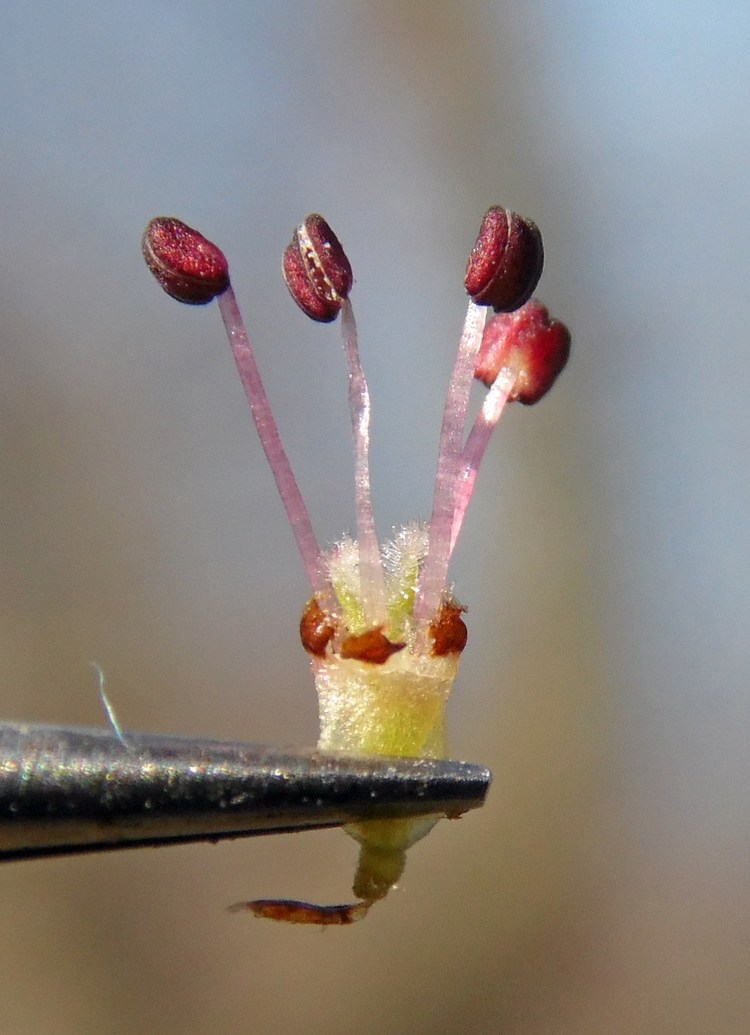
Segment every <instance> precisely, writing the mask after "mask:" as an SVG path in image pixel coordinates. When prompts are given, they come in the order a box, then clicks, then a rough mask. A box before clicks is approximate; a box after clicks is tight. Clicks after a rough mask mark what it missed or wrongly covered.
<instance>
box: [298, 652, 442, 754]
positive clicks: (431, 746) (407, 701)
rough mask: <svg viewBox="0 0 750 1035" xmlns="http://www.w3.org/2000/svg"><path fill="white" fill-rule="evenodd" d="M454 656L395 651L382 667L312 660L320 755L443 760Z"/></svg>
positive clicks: (349, 661) (335, 659) (342, 660)
mask: <svg viewBox="0 0 750 1035" xmlns="http://www.w3.org/2000/svg"><path fill="white" fill-rule="evenodd" d="M458 657H459V656H458V655H457V654H447V655H445V656H444V657H433V656H432V655H419V654H412V653H411V651H409V650H403V651H399V653H398V654H394V655H392V657H390V658H389V659H388V660H387V661H386V662H384V663H383V664H382V665H378V664H373V663H372V662H368V661H356V660H352V659H349V658H339V657H335V656H333V657H326V658H322V659H321V658H313V659H312V670H313V675H314V677H315V688H316V690H317V692H318V706H319V710H320V740H319V741H318V747H319V748H320V749H321V750H323V751H345V752H347V753H349V754H359V755H400V756H412V757H414V758H417V757H422V758H444V757H446V755H445V733H444V717H445V705H446V701H447V700H448V696H449V694H450V692H451V689H452V687H453V681H454V679H455V678H456V671H457V669H458Z"/></svg>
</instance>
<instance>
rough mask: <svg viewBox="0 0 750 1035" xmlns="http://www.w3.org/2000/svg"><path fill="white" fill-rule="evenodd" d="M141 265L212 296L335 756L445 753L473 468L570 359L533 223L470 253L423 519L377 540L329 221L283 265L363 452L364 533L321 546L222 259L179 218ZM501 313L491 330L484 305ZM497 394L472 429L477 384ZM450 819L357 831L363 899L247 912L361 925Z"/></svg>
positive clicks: (347, 279)
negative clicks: (283, 522)
mask: <svg viewBox="0 0 750 1035" xmlns="http://www.w3.org/2000/svg"><path fill="white" fill-rule="evenodd" d="M143 254H144V257H145V260H146V263H147V265H148V267H149V269H150V270H151V272H152V273H153V274H154V276H155V277H156V279H157V280H158V282H159V283H160V285H161V286H162V288H163V289H164V290H165V291H166V293H167V294H169V295H171V296H172V297H173V298H176V299H177V300H178V301H181V302H185V303H187V304H190V305H202V304H207V303H208V302H210V301H212V299H214V298H216V300H217V303H218V306H219V310H220V312H221V315H222V318H223V320H224V325H225V327H226V331H227V334H228V337H229V342H230V345H231V347H232V352H233V354H234V358H235V361H236V364H237V369H238V371H239V375H240V378H241V381H242V384H243V387H244V389H245V394H246V396H247V400H248V402H249V404H250V410H251V412H252V416H253V419H254V421H255V425H256V428H257V431H258V435H259V437H260V441H261V444H262V446H263V449H264V451H265V454H266V457H267V459H268V463H269V465H270V467H271V470H272V472H273V475H274V478H275V480H276V485H277V488H278V491H279V495H280V496H281V500H282V502H283V504H284V507H285V509H286V512H287V516H288V518H289V522H290V524H291V527H292V531H293V533H294V536H295V539H296V542H297V547H298V549H299V552H300V555H301V557H302V562H303V564H304V567H305V571H306V573H307V577H308V580H309V583H310V592H311V595H310V599H309V600H308V602H307V604H306V606H305V608H304V611H303V614H302V619H301V622H300V636H301V640H302V646H303V647H304V649H305V650H306V651H307V653H308V654H309V656H310V665H311V668H312V673H313V677H314V680H315V686H316V690H317V694H318V702H319V714H320V738H319V741H318V746H319V748H321V749H322V750H325V751H341V752H346V753H350V754H365V755H373V754H374V755H390V756H401V757H427V758H444V757H446V739H445V722H444V718H445V706H446V702H447V699H448V697H449V695H450V692H451V689H452V687H453V682H454V680H455V678H456V672H457V669H458V662H459V658H460V656H461V652H462V651H463V649H464V647H465V645H466V639H467V630H466V625H465V623H464V620H463V617H462V615H463V612H464V608H463V607H462V606H461V605H460V604H459V603H458V602H457V600H456V599H455V598H454V597H453V594H452V592H451V589H450V587H449V582H448V566H449V563H450V560H451V555H452V553H453V550H454V548H455V545H456V540H457V538H458V535H459V533H460V530H461V525H462V523H463V519H464V515H465V513H466V509H467V507H468V504H469V500H470V498H471V495H472V493H473V490H474V482H475V479H476V475H477V471H478V469H479V466H480V464H481V461H482V458H483V457H484V454H485V450H486V448H487V444H488V442H489V439H490V436H491V433H492V431H493V429H494V428H495V425H496V424H497V422H498V420H499V419H500V416H501V414H502V412H503V409H504V407H505V405H506V404H507V403H508V402H513V401H519V402H522V403H525V404H530V403H533V402H536V401H537V400H538V399H540V398H541V396H542V395H544V394H545V393H546V392H547V391H548V390H549V388H550V387H551V386H552V383H553V382H554V380H555V378H556V377H557V375H558V374H559V373H560V371H561V370H562V368H563V366H564V365H565V363H566V362H567V359H568V355H569V351H570V335H569V333H568V331H567V329H566V328H565V327H564V325H563V324H561V323H559V322H558V321H556V320H551V319H550V317H549V314H548V313H547V310H546V309H545V308H544V306H543V305H542V304H541V303H540V302H538V301H537V300H536V299H534V298H531V295H532V293H533V291H534V289H535V287H536V285H537V282H538V280H539V277H540V275H541V272H542V264H543V248H542V238H541V235H540V233H539V230H538V228H537V227H536V225H535V224H534V223H532V222H531V221H530V220H527V219H524V218H523V217H521V216H518V215H517V214H515V213H512V212H508V211H507V210H506V209H503V208H500V207H493V208H491V209H489V211H488V212H487V214H486V215H485V217H484V220H483V221H482V225H481V228H480V231H479V235H478V237H477V240H476V243H475V245H474V248H473V250H472V252H471V255H470V257H469V262H468V266H467V270H466V279H465V286H466V290H467V293H468V294H469V298H470V300H469V304H468V310H467V313H466V319H465V322H464V327H463V331H462V334H461V338H460V342H459V346H458V352H457V355H456V360H455V364H454V367H453V371H452V373H451V376H450V380H449V384H448V393H447V398H446V403H445V410H444V414H443V424H442V430H441V433H440V446H439V452H438V463H437V473H436V477H435V490H434V497H433V507H432V516H431V519H430V521H429V522H422V523H420V522H417V521H415V522H412V523H410V524H407V525H406V526H404V527H403V528H401V529H400V530H398V531H397V532H396V533H395V535H394V536H393V538H392V539H391V541H389V542H386V543H384V544H380V542H379V540H378V537H377V533H376V530H375V522H374V518H373V508H372V501H371V495H370V471H369V444H370V395H369V391H368V387H367V382H366V380H365V376H364V373H363V370H362V366H361V363H360V358H359V348H358V341H357V327H356V323H355V319H354V311H353V309H352V304H351V301H350V299H349V295H350V292H351V289H352V283H353V278H352V270H351V266H350V264H349V260H348V259H347V256H346V254H345V252H344V249H343V248H342V246H341V243H340V242H339V240H338V238H337V237H336V235H335V234H334V232H333V231H332V229H331V227H330V226H329V225H328V223H327V222H326V221H325V219H323V217H322V216H320V215H317V214H313V215H310V216H308V217H307V218H306V219H305V220H304V222H303V223H301V224H300V226H299V227H298V228H297V229H296V230H295V231H294V235H293V237H292V240H291V242H290V244H289V246H288V247H287V249H286V251H285V252H284V256H283V262H282V269H283V274H284V278H285V280H286V284H287V287H288V288H289V292H290V294H291V296H292V298H293V299H294V301H295V302H296V303H297V304H298V306H299V307H300V309H301V310H302V311H303V312H304V313H305V314H306V315H307V316H308V317H310V318H311V319H313V320H317V321H320V322H324V323H328V322H332V321H334V320H336V319H337V318H338V317H339V316H340V318H341V329H342V335H343V346H344V353H345V357H346V364H347V369H348V386H349V409H350V417H351V425H352V436H353V440H354V453H355V503H356V539H354V538H351V537H349V536H347V537H345V538H343V539H342V540H341V541H340V542H338V543H337V544H336V545H335V546H333V547H332V548H331V549H329V550H325V551H324V550H321V548H320V546H319V545H318V541H317V539H316V537H315V533H314V531H313V527H312V523H311V521H310V517H309V514H308V511H307V508H306V506H305V503H304V500H303V499H302V495H301V493H300V490H299V487H298V485H297V481H296V479H295V477H294V474H293V472H292V468H291V465H290V462H289V459H288V457H287V454H286V452H285V450H284V447H283V445H282V442H281V438H280V436H279V432H278V429H277V426H276V423H275V421H274V418H273V415H272V413H271V407H270V403H269V400H268V397H267V395H266V391H265V388H264V386H263V382H262V380H261V377H260V373H259V370H258V366H257V362H256V359H255V353H254V351H253V348H252V346H251V344H250V339H249V337H248V334H247V331H246V329H245V325H244V323H243V320H242V316H241V314H240V310H239V307H238V304H237V300H236V297H235V294H234V291H233V289H232V285H231V283H230V279H229V268H228V264H227V261H226V259H225V257H224V255H223V253H222V252H221V251H220V250H219V249H218V248H217V247H216V245H214V244H212V243H211V242H210V241H208V240H206V238H205V237H203V236H202V235H201V234H199V233H198V232H197V231H196V230H193V229H191V228H190V227H188V226H187V225H186V224H185V223H182V222H180V220H178V219H174V218H171V217H158V218H156V219H153V220H151V222H150V223H149V224H148V227H147V228H146V231H145V233H144V235H143ZM490 307H491V308H493V309H495V310H496V313H497V315H495V316H494V317H493V318H492V319H491V320H489V322H488V321H487V312H488V308H490ZM475 379H476V380H478V381H480V382H481V383H482V384H484V385H485V386H486V387H487V389H488V390H487V393H486V395H485V398H484V401H483V404H482V406H481V408H480V410H479V412H478V413H477V415H476V418H475V419H474V421H473V424H472V426H471V427H470V429H469V430H468V433H467V432H466V424H467V420H468V411H469V401H470V391H471V387H472V383H473V382H474V380H475ZM440 818H441V817H440V816H437V815H433V816H427V817H418V818H408V819H387V820H377V821H366V822H358V823H352V824H349V825H348V826H347V827H346V828H345V829H346V831H347V833H349V834H350V835H351V836H352V837H354V838H355V839H356V840H357V841H358V842H359V844H360V858H359V864H358V868H357V872H356V875H355V880H354V887H353V890H354V894H355V896H356V898H357V900H358V901H357V902H354V903H349V904H344V905H337V906H318V905H314V904H312V903H305V902H297V901H292V900H269V899H263V900H256V901H254V902H248V903H241V904H240V906H241V907H243V908H249V909H250V910H251V911H252V912H253V913H255V914H256V915H257V916H262V917H267V918H271V919H276V920H286V921H289V922H294V923H314V924H345V923H351V922H353V921H355V920H358V919H360V918H361V917H363V916H364V915H365V914H366V913H367V910H368V909H369V907H370V906H371V905H372V904H373V903H374V902H377V901H378V900H379V899H381V898H383V897H384V896H385V895H386V894H387V893H388V891H389V889H390V888H392V887H393V886H394V885H395V883H396V882H397V881H398V879H399V877H400V875H401V873H402V871H403V868H404V864H405V857H406V851H407V849H408V848H409V847H410V846H411V845H412V844H414V843H415V842H416V841H418V840H419V839H420V838H422V837H424V836H425V834H427V833H428V831H429V830H430V829H431V828H432V827H433V826H434V824H435V823H436V822H437V821H438V819H440Z"/></svg>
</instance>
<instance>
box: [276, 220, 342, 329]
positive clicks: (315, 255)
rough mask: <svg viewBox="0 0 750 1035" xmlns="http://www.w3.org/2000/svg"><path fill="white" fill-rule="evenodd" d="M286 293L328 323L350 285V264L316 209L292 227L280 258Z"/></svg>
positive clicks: (334, 315)
mask: <svg viewBox="0 0 750 1035" xmlns="http://www.w3.org/2000/svg"><path fill="white" fill-rule="evenodd" d="M281 267H282V271H283V274H284V280H285V281H286V286H287V287H288V288H289V294H290V295H291V296H292V298H293V299H294V301H295V302H296V303H297V305H298V306H299V307H300V309H301V310H302V312H303V313H305V315H306V316H309V317H310V319H311V320H317V321H318V322H319V323H330V322H331V320H335V319H336V317H337V316H338V314H339V311H340V309H341V306H342V305H343V303H344V299H346V298H348V296H349V292H350V291H351V289H352V281H353V277H352V268H351V266H350V265H349V260H348V259H347V257H346V253H345V252H344V249H343V248H342V247H341V243H340V241H339V239H338V238H337V237H336V235H335V234H334V232H333V230H331V228H330V226H329V225H328V223H327V222H326V221H325V219H323V217H322V216H319V215H318V214H317V213H313V214H312V215H309V216H308V217H307V219H306V220H305V221H304V223H302V224H301V225H300V226H298V227H297V229H296V230H295V231H294V234H293V235H292V240H291V242H290V243H289V245H288V247H287V249H286V251H285V252H284V257H283V259H282V264H281Z"/></svg>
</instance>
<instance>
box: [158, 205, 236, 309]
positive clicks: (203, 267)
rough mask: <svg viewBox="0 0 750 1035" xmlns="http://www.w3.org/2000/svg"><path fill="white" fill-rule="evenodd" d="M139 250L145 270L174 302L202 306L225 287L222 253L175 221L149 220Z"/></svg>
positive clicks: (167, 218) (226, 272) (226, 277)
mask: <svg viewBox="0 0 750 1035" xmlns="http://www.w3.org/2000/svg"><path fill="white" fill-rule="evenodd" d="M141 248H142V250H143V257H144V259H145V260H146V265H147V266H148V268H149V269H150V270H151V272H152V273H153V275H154V276H155V277H156V279H157V280H158V281H159V283H160V284H161V286H162V287H163V288H164V290H165V291H166V293H167V294H168V295H171V296H172V298H176V299H177V301H178V302H185V303H186V305H206V304H207V303H208V302H210V301H211V300H212V299H213V298H215V297H216V296H217V295H220V294H221V293H222V292H223V291H226V289H227V288H228V287H229V266H228V264H227V260H226V258H225V257H224V253H223V252H222V251H221V249H219V248H217V247H216V245H215V244H212V243H211V242H210V241H207V240H206V238H205V237H204V236H203V235H202V234H199V233H198V231H197V230H193V228H192V227H189V226H188V225H187V224H186V223H182V222H180V220H179V219H173V218H172V217H170V216H157V217H156V219H152V220H151V222H150V223H149V224H148V226H147V227H146V230H145V232H144V234H143V239H142V241H141Z"/></svg>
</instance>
